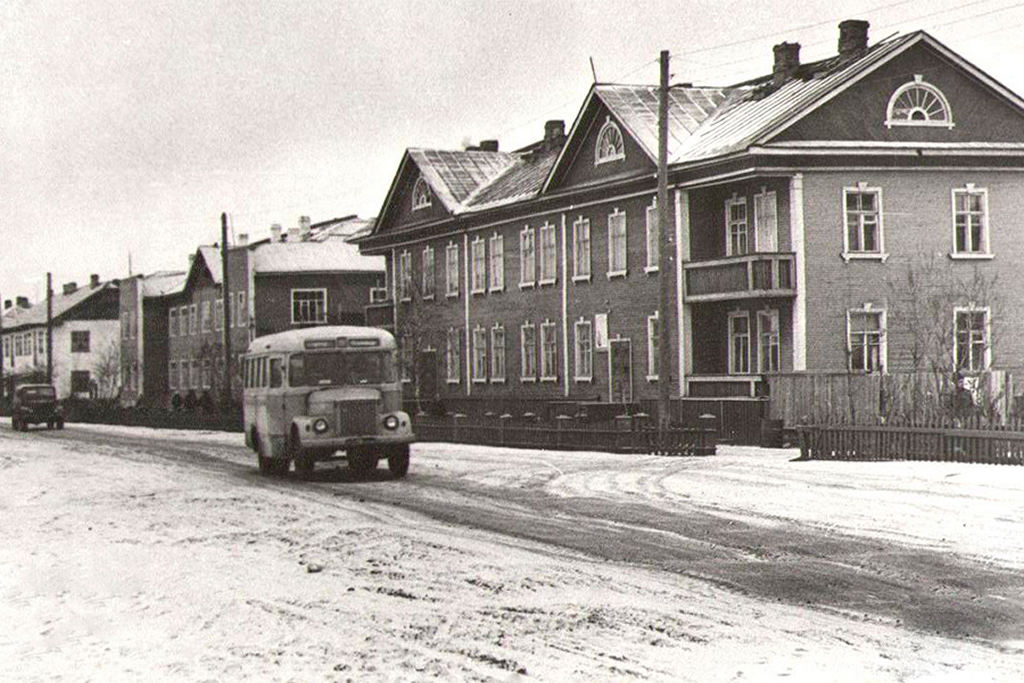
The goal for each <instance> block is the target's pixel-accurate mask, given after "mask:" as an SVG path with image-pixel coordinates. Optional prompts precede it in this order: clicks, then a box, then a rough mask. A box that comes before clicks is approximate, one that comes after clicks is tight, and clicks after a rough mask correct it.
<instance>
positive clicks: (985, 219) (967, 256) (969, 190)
mask: <svg viewBox="0 0 1024 683" xmlns="http://www.w3.org/2000/svg"><path fill="white" fill-rule="evenodd" d="M958 194H980V195H981V211H982V216H981V223H982V240H983V241H984V243H985V251H963V252H961V251H957V250H956V196H957V195H958ZM950 201H951V204H950V217H951V223H950V229H951V230H952V235H951V237H952V241H951V242H950V247H951V249H950V250H949V258H951V259H954V260H957V261H961V260H962V261H989V260H991V259H993V258H995V254H993V253H992V243H991V242H990V241H989V236H990V234H991V233H990V231H989V228H988V226H989V215H988V188H987V187H975V186H974V183H967V184H966V185H964V186H963V187H954V188H953V189H952V190H950Z"/></svg>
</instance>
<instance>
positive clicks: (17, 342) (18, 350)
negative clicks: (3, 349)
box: [14, 334, 25, 356]
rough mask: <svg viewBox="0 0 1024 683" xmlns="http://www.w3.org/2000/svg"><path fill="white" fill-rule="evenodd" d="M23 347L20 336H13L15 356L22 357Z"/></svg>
mask: <svg viewBox="0 0 1024 683" xmlns="http://www.w3.org/2000/svg"><path fill="white" fill-rule="evenodd" d="M24 346H25V345H24V343H23V342H22V336H21V335H20V334H16V335H14V355H15V356H22V355H24V351H23V349H24Z"/></svg>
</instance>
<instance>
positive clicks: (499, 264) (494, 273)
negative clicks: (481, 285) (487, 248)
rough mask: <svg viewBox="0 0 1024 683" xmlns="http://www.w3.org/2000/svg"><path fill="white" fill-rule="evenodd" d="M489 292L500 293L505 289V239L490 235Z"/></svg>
mask: <svg viewBox="0 0 1024 683" xmlns="http://www.w3.org/2000/svg"><path fill="white" fill-rule="evenodd" d="M490 264H491V269H490V276H491V291H492V292H500V291H502V290H503V289H505V238H504V237H502V236H501V235H498V234H494V235H491V260H490Z"/></svg>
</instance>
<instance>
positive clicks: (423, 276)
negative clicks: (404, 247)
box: [420, 247, 437, 301]
mask: <svg viewBox="0 0 1024 683" xmlns="http://www.w3.org/2000/svg"><path fill="white" fill-rule="evenodd" d="M428 253H429V254H430V276H431V278H433V280H432V281H431V285H432V286H431V288H430V291H429V293H428V292H427V254H428ZM436 256H437V255H436V254H435V253H434V248H433V247H423V253H422V254H421V259H422V262H421V264H420V266H421V267H420V290H421V296H420V298H421V299H422V300H423V301H433V300H434V291H435V290H436V289H437V258H436Z"/></svg>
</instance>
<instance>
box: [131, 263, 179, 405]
mask: <svg viewBox="0 0 1024 683" xmlns="http://www.w3.org/2000/svg"><path fill="white" fill-rule="evenodd" d="M185 276H186V273H185V272H184V271H161V272H156V273H152V274H150V275H134V276H131V277H127V278H124V279H122V280H121V286H120V310H121V395H120V398H121V403H122V404H123V405H126V406H129V405H137V404H139V403H140V402H142V403H148V402H149V401H148V400H147V399H149V398H153V399H154V401H155V402H156V404H157V405H159V404H161V403H162V401H163V398H164V394H165V393H166V387H167V382H168V380H169V377H168V371H169V367H170V365H169V364H170V358H169V356H168V352H169V346H168V343H167V341H168V333H169V327H168V325H169V317H170V316H169V311H170V307H169V305H168V300H169V299H170V298H174V297H176V296H178V295H179V294H180V293H181V291H182V289H183V287H184V285H185ZM147 392H148V393H147ZM151 395H152V396H151Z"/></svg>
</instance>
